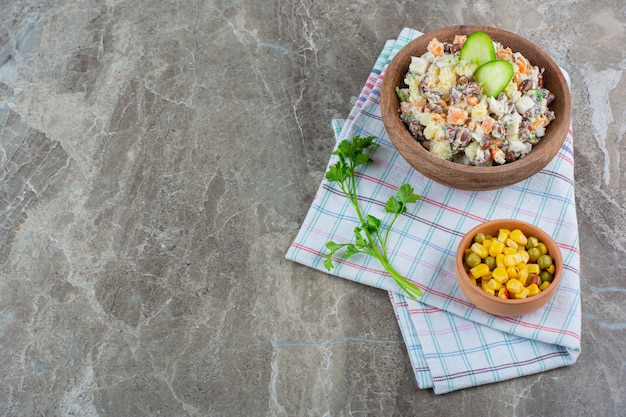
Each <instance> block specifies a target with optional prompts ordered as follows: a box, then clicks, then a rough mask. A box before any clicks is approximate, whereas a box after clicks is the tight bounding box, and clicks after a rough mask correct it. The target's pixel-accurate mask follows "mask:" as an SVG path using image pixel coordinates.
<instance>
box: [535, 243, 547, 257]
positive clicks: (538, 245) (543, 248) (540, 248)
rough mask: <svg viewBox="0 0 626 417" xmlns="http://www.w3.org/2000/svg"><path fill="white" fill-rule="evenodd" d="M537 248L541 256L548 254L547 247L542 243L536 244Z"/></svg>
mask: <svg viewBox="0 0 626 417" xmlns="http://www.w3.org/2000/svg"><path fill="white" fill-rule="evenodd" d="M537 248H538V249H539V251H540V252H541V254H542V255H545V254H546V253H548V247H547V246H546V244H545V243H543V242H539V243H538V244H537Z"/></svg>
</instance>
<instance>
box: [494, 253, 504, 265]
mask: <svg viewBox="0 0 626 417" xmlns="http://www.w3.org/2000/svg"><path fill="white" fill-rule="evenodd" d="M496 267H498V268H504V254H503V253H500V254H498V255H497V256H496Z"/></svg>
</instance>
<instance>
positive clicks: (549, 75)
mask: <svg viewBox="0 0 626 417" xmlns="http://www.w3.org/2000/svg"><path fill="white" fill-rule="evenodd" d="M476 31H483V32H486V33H487V34H489V36H490V37H491V38H492V39H493V40H494V41H498V42H500V43H502V44H503V45H504V46H505V47H507V46H508V47H510V48H511V50H512V51H513V52H520V53H522V54H523V55H524V56H525V57H526V58H528V60H529V61H530V63H531V64H532V65H535V66H538V67H539V68H545V72H544V73H543V79H544V87H545V88H547V89H548V90H550V91H551V92H552V93H553V94H554V95H555V97H556V98H555V100H554V101H553V102H552V104H551V105H550V109H551V110H552V111H554V113H555V116H556V118H555V120H553V121H552V122H551V123H550V125H548V127H547V128H546V135H545V136H544V137H543V138H542V139H541V141H539V143H538V144H536V145H535V146H533V149H532V151H531V152H530V153H529V154H528V155H526V156H525V157H524V158H521V159H519V160H516V161H514V162H511V163H508V164H504V165H498V166H492V167H477V166H465V165H463V164H459V163H455V162H451V161H446V160H444V159H441V158H438V157H437V156H434V155H433V154H431V153H430V152H428V150H426V149H425V148H424V147H423V146H422V145H420V144H419V143H418V142H417V141H416V140H415V138H413V136H411V134H410V133H409V131H408V129H407V127H406V125H405V124H404V123H403V122H402V120H400V113H399V106H400V102H399V99H398V97H397V95H396V92H395V88H396V87H400V88H403V87H406V84H405V83H404V78H405V75H406V73H407V71H408V68H409V64H410V62H411V57H412V56H420V55H422V54H423V53H424V52H426V48H427V46H428V43H429V42H430V41H431V40H432V39H433V38H435V37H436V38H437V39H438V40H440V41H448V42H452V41H453V39H454V35H456V34H464V35H469V34H471V33H472V32H476ZM380 109H381V116H382V119H383V123H384V125H385V129H386V131H387V133H388V135H389V138H390V139H391V141H392V142H393V144H394V146H395V147H396V149H397V150H398V152H399V153H400V155H401V156H402V157H403V158H404V159H405V160H406V161H407V162H408V163H409V164H410V165H411V166H412V167H413V168H415V169H416V170H417V171H419V172H420V173H422V174H423V175H425V176H426V177H428V178H430V179H432V180H434V181H437V182H438V183H440V184H444V185H447V186H449V187H453V188H457V189H463V190H472V191H482V190H493V189H498V188H503V187H506V186H509V185H512V184H515V183H517V182H519V181H522V180H525V179H527V178H528V177H530V176H531V175H533V174H535V173H537V172H538V171H540V170H541V169H542V168H544V167H545V166H546V165H547V164H548V162H550V161H551V160H552V158H554V156H555V155H556V154H557V152H558V151H559V149H560V148H561V146H562V145H563V142H564V141H565V138H566V136H567V132H568V130H569V126H570V121H571V113H572V105H571V98H570V93H569V89H568V87H567V82H566V80H565V77H564V76H563V74H562V72H561V71H560V69H559V67H558V66H557V64H555V63H554V61H552V59H550V57H549V56H548V55H547V54H546V53H545V52H543V51H542V50H541V49H540V48H539V47H538V46H537V45H535V44H533V43H532V42H530V41H528V40H526V39H524V38H522V37H520V36H518V35H516V34H514V33H511V32H507V31H505V30H501V29H496V28H492V27H487V26H451V27H446V28H442V29H439V30H435V31H433V32H429V33H426V34H424V35H423V36H420V37H419V38H417V39H415V40H413V41H412V42H410V43H408V44H407V45H406V46H404V47H403V48H402V49H401V50H400V51H399V52H398V54H397V55H396V56H395V57H394V58H393V60H392V61H391V63H390V64H389V66H388V68H387V70H386V72H385V75H384V78H383V84H382V87H381V96H380Z"/></svg>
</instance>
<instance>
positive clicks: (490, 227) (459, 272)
mask: <svg viewBox="0 0 626 417" xmlns="http://www.w3.org/2000/svg"><path fill="white" fill-rule="evenodd" d="M500 229H509V230H514V229H520V230H521V231H522V232H523V233H524V234H525V235H526V237H529V236H535V237H536V238H537V239H539V241H541V242H543V243H545V245H546V246H547V248H548V254H549V255H550V256H551V257H552V261H553V263H554V265H555V272H554V279H553V280H552V283H551V284H550V285H549V286H548V288H546V289H545V290H544V291H542V292H541V293H539V294H537V295H534V296H532V297H528V298H524V299H519V300H516V299H504V298H498V297H496V296H493V295H490V294H488V293H486V292H485V291H483V290H482V289H481V288H479V287H478V286H477V285H475V284H474V283H473V282H472V281H471V280H470V278H469V275H468V274H467V272H465V268H464V267H463V257H464V253H465V249H468V248H469V247H470V245H471V244H472V242H473V239H474V236H476V234H478V233H484V234H489V235H492V236H497V234H498V230H500ZM455 269H456V276H457V280H458V282H459V286H460V287H461V290H462V291H463V293H464V294H465V296H466V297H467V298H468V299H469V300H470V301H471V302H472V303H473V304H474V305H475V306H476V307H478V308H480V309H481V310H484V311H486V312H488V313H491V314H495V315H498V316H521V315H524V314H528V313H530V312H533V311H535V310H537V309H539V308H540V307H542V306H543V305H545V304H546V303H547V302H548V301H549V300H550V298H552V296H553V295H554V293H555V292H556V289H557V288H558V286H559V283H560V282H561V275H562V274H563V256H562V255H561V251H560V250H559V247H558V246H557V245H556V242H555V241H554V240H553V239H552V238H551V237H550V236H549V235H548V234H547V233H546V232H544V231H543V230H541V229H539V228H538V227H537V226H534V225H532V224H530V223H526V222H523V221H520V220H513V219H500V220H491V221H488V222H485V223H482V224H480V225H478V226H476V227H474V228H473V229H471V230H470V231H469V232H467V234H466V235H465V236H464V237H463V239H461V242H460V243H459V247H458V249H457V254H456V265H455Z"/></svg>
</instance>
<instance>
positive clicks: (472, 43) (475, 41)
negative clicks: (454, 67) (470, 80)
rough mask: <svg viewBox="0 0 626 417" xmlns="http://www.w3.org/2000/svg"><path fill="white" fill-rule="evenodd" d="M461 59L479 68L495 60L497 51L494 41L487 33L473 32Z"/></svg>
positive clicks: (466, 42) (464, 46)
mask: <svg viewBox="0 0 626 417" xmlns="http://www.w3.org/2000/svg"><path fill="white" fill-rule="evenodd" d="M459 59H460V60H462V61H465V62H468V63H473V64H476V66H478V67H480V66H481V65H483V64H485V63H487V62H489V61H493V60H495V59H496V50H495V48H494V47H493V41H492V40H491V38H490V37H489V35H487V34H486V33H485V32H473V33H472V34H470V35H469V36H468V37H467V39H466V40H465V43H464V44H463V47H462V48H461V55H460V56H459Z"/></svg>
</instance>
